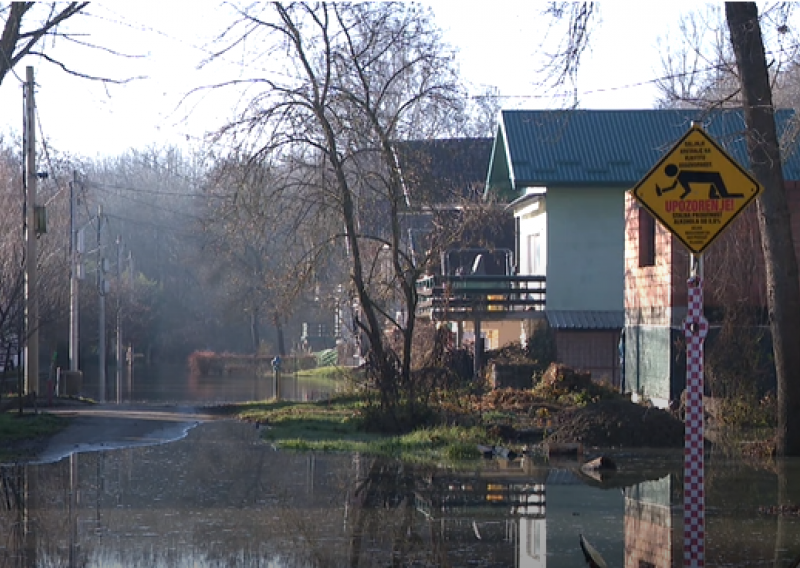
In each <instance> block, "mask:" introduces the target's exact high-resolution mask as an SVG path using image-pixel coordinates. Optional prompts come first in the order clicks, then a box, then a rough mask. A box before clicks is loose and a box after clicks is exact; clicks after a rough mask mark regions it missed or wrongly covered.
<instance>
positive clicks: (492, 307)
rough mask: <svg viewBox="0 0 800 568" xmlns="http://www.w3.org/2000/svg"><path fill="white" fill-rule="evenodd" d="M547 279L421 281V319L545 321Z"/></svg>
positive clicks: (434, 278)
mask: <svg viewBox="0 0 800 568" xmlns="http://www.w3.org/2000/svg"><path fill="white" fill-rule="evenodd" d="M545 282H546V277H545V276H428V277H425V278H422V279H420V280H419V281H417V293H418V294H419V302H418V303H417V315H418V316H419V317H422V318H428V319H432V320H434V321H472V320H476V319H478V320H482V321H502V320H521V319H535V318H542V317H544V308H545V298H546V297H545V294H546V288H545Z"/></svg>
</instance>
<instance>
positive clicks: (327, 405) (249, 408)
mask: <svg viewBox="0 0 800 568" xmlns="http://www.w3.org/2000/svg"><path fill="white" fill-rule="evenodd" d="M365 404H366V403H365V401H364V399H363V398H362V397H359V396H358V395H341V396H337V397H334V398H332V399H330V400H325V401H317V402H289V401H267V402H254V403H247V404H243V405H234V406H232V407H229V410H228V411H229V412H231V413H232V414H233V415H234V416H236V417H237V418H238V419H240V420H245V421H249V422H254V423H256V424H259V425H263V426H264V429H263V433H262V437H263V438H264V439H265V440H267V441H271V442H272V443H273V444H275V445H276V446H278V447H280V448H281V449H287V450H298V451H326V452H330V451H341V452H359V453H365V454H370V455H379V456H385V457H394V458H399V459H403V460H407V461H430V460H459V459H468V458H475V457H479V456H480V452H479V451H478V444H486V443H488V442H489V440H488V435H487V433H486V431H485V429H483V428H480V427H469V428H467V427H460V426H438V427H432V428H424V429H419V430H415V431H414V432H411V433H408V434H404V435H396V436H391V435H381V434H377V433H371V432H365V431H363V430H361V429H360V411H361V409H362V408H363V406H364V405H365Z"/></svg>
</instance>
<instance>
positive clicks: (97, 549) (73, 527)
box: [0, 378, 800, 568]
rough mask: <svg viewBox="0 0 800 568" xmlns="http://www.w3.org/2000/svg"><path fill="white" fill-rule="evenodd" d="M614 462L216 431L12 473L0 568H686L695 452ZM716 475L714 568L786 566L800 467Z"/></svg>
mask: <svg viewBox="0 0 800 568" xmlns="http://www.w3.org/2000/svg"><path fill="white" fill-rule="evenodd" d="M181 380H186V379H185V378H184V379H179V378H175V379H174V382H175V383H176V384H175V385H173V386H171V387H169V388H168V389H166V390H168V391H169V392H171V393H180V390H181V387H179V384H178V383H180V382H181ZM222 388H223V390H224V389H229V388H230V384H228V385H226V386H224V387H222ZM166 390H165V392H166ZM225 392H231V391H230V390H226V391H225ZM186 396H187V395H186V394H185V392H182V393H180V396H178V395H177V394H174V396H172V398H175V399H182V400H186ZM225 396H230V395H225ZM216 399H217V395H214V396H212V398H211V400H216ZM154 402H157V403H159V404H160V403H162V402H161V401H154ZM195 402H201V401H200V400H196V401H195ZM95 449H96V448H95ZM614 458H615V460H616V461H617V463H618V465H619V470H618V472H616V474H613V475H611V476H607V477H605V478H603V479H594V478H592V477H588V476H586V475H585V474H582V473H580V471H579V469H578V467H577V466H578V463H577V462H573V461H565V462H559V463H545V462H543V461H541V460H530V459H527V458H526V459H523V460H515V461H512V462H506V461H500V460H481V461H476V462H469V463H461V464H458V465H457V467H456V466H450V467H445V466H437V467H434V466H420V465H409V464H401V463H397V462H394V461H390V460H380V459H373V458H368V457H365V456H359V455H351V454H312V453H292V452H283V451H276V450H275V449H274V448H272V447H271V446H270V445H269V444H265V443H264V442H262V441H261V440H260V438H259V430H257V429H256V428H254V427H253V426H252V425H247V424H241V423H237V422H232V421H209V422H203V423H200V424H199V425H197V426H195V427H193V428H191V429H188V431H187V432H186V433H185V436H184V437H182V438H180V439H178V440H177V441H172V442H169V443H164V444H156V445H147V446H139V447H131V448H121V449H112V450H102V451H88V452H80V453H72V454H71V455H70V456H68V457H65V458H63V459H60V460H58V461H54V462H51V463H43V464H38V465H16V466H8V467H4V468H2V469H0V472H1V473H0V567H14V568H16V567H31V566H70V567H72V566H74V567H105V566H148V567H165V568H166V567H170V568H171V567H190V566H191V567H212V566H213V567H221V566H244V567H256V566H258V567H265V566H270V567H276V568H282V567H286V568H294V567H319V568H328V567H330V568H335V567H352V568H355V567H378V566H453V567H461V566H489V567H509V568H524V567H530V568H533V567H541V568H544V567H578V566H583V565H585V562H584V560H583V557H582V555H581V552H580V548H579V546H578V535H579V534H583V535H585V536H586V537H587V538H588V540H589V541H590V542H591V543H592V544H593V545H594V546H595V548H597V549H598V550H599V551H600V552H601V553H602V555H603V556H604V558H605V559H606V561H607V562H608V565H609V567H631V568H647V567H649V566H659V567H668V566H680V565H682V562H683V556H682V545H683V519H682V511H683V505H682V473H681V472H682V454H681V452H670V453H652V454H647V455H636V456H634V455H631V454H619V453H618V454H616V455H614ZM706 471H707V473H706V479H707V485H706V495H707V497H706V502H707V521H706V529H707V537H706V548H707V553H706V565H707V566H771V567H782V568H786V567H788V566H789V564H790V563H791V561H792V559H794V558H795V557H797V556H798V555H800V518H798V516H797V515H786V516H777V515H775V514H774V512H775V511H774V510H773V509H772V508H773V507H774V506H776V505H778V504H780V503H786V502H794V503H797V502H798V500H797V497H798V493H799V492H800V461H785V462H780V463H779V464H777V465H774V464H773V465H772V466H770V467H763V468H760V467H753V466H747V465H743V464H740V463H737V462H733V461H726V460H724V459H722V458H721V457H720V456H717V455H714V454H713V452H712V453H711V455H709V456H708V464H707V470H706Z"/></svg>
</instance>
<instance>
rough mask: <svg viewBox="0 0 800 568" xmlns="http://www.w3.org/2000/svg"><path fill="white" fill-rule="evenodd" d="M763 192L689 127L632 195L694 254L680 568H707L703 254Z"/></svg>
mask: <svg viewBox="0 0 800 568" xmlns="http://www.w3.org/2000/svg"><path fill="white" fill-rule="evenodd" d="M763 190H764V188H763V187H762V186H761V184H759V183H758V181H757V180H756V179H755V178H753V177H752V176H751V175H750V174H749V173H748V172H747V171H746V170H745V169H744V168H743V167H742V166H740V165H739V164H738V163H737V162H736V161H735V160H734V159H733V158H732V157H731V156H729V155H728V154H727V153H726V152H725V150H723V149H722V147H720V146H719V145H718V144H717V143H716V142H715V141H714V140H713V139H712V138H711V137H709V136H708V134H706V132H705V131H704V130H703V128H702V126H701V125H700V124H699V123H692V126H691V128H690V129H689V131H688V132H687V133H686V134H685V135H684V136H683V137H682V138H680V139H679V140H678V141H677V142H676V143H675V145H674V146H673V147H672V149H671V150H669V151H668V152H667V153H666V154H665V155H664V156H663V157H662V158H661V160H660V161H659V162H658V163H657V164H656V165H655V166H653V168H652V169H651V170H650V171H649V172H648V173H647V174H646V175H645V177H644V178H642V180H641V181H640V182H639V183H638V184H637V185H636V187H634V188H633V189H632V190H631V191H632V193H633V196H634V197H635V198H636V200H637V201H638V202H639V204H640V205H642V206H643V207H644V208H645V209H647V210H648V211H649V212H650V214H652V215H653V217H655V218H656V219H658V220H659V221H660V222H661V224H662V225H664V227H665V228H666V229H667V230H669V231H670V232H671V233H672V234H673V236H674V237H675V238H677V239H678V240H679V241H681V242H682V243H683V244H684V245H685V246H686V248H687V249H689V252H690V253H691V255H690V261H689V262H690V265H689V281H688V286H689V301H688V306H687V308H688V311H687V314H686V319H685V320H684V325H683V328H684V329H683V330H684V335H685V337H686V401H685V406H684V408H685V412H686V418H685V428H686V430H685V449H684V477H683V483H684V489H683V510H684V517H683V526H684V532H683V536H684V544H683V565H684V566H686V567H692V568H702V567H703V566H704V565H705V479H704V478H705V475H704V468H705V463H704V462H705V455H704V448H703V442H704V432H703V342H704V341H705V338H706V335H707V334H708V321H707V320H706V318H705V317H704V316H703V256H702V255H703V252H704V251H705V250H706V248H708V246H709V245H710V244H711V243H712V242H713V241H714V239H715V238H716V237H718V236H719V235H720V234H722V232H723V231H724V230H725V228H727V227H728V225H730V223H731V222H732V221H733V220H734V219H735V218H736V217H738V216H739V214H740V213H741V212H742V211H743V210H744V209H745V208H746V207H747V206H748V205H749V204H750V203H751V202H752V201H753V200H755V199H756V198H757V197H758V196H759V195H760V194H761V192H762V191H763Z"/></svg>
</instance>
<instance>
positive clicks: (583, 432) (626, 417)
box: [547, 399, 684, 448]
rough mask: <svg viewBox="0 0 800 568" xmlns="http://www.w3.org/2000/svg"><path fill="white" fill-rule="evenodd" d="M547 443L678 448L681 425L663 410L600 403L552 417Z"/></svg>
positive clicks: (624, 403)
mask: <svg viewBox="0 0 800 568" xmlns="http://www.w3.org/2000/svg"><path fill="white" fill-rule="evenodd" d="M547 441H549V442H559V443H567V442H581V443H583V444H584V445H585V446H597V447H607V448H610V447H615V448H641V447H649V448H679V447H681V446H683V443H684V425H683V422H681V421H680V420H678V419H677V418H676V417H675V416H673V415H672V414H670V413H669V412H668V411H666V410H662V409H659V408H654V407H648V406H643V405H640V404H635V403H633V402H631V401H629V400H625V399H617V400H601V401H598V402H595V403H592V404H588V405H586V406H585V407H582V408H569V409H564V410H562V411H561V412H558V413H557V414H556V415H555V416H554V417H553V422H552V427H551V431H550V434H549V436H548V437H547Z"/></svg>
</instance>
